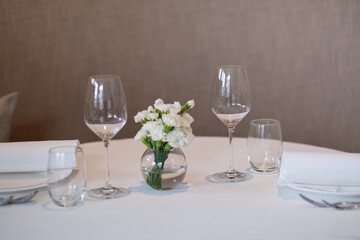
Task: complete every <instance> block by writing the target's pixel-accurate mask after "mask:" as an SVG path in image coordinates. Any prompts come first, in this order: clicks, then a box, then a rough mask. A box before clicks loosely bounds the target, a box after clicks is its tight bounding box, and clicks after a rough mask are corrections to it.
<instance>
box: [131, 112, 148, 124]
mask: <svg viewBox="0 0 360 240" xmlns="http://www.w3.org/2000/svg"><path fill="white" fill-rule="evenodd" d="M147 113H148V111H146V110H144V111H141V112H138V113H137V114H136V116H135V117H134V120H135V122H136V123H138V122H141V121H143V120H145V119H146V115H147Z"/></svg>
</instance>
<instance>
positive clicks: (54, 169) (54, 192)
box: [47, 146, 86, 207]
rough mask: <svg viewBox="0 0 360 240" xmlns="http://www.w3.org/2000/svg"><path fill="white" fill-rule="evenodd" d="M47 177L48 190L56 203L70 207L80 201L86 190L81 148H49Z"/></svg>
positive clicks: (84, 167)
mask: <svg viewBox="0 0 360 240" xmlns="http://www.w3.org/2000/svg"><path fill="white" fill-rule="evenodd" d="M47 177H48V180H47V186H48V191H49V194H50V197H51V199H52V200H53V202H54V203H55V204H56V205H58V206H61V207H72V206H75V205H77V204H78V203H80V202H82V201H83V199H84V195H85V192H86V166H85V161H84V154H83V150H82V148H80V147H75V146H64V147H54V148H51V149H50V150H49V158H48V168H47Z"/></svg>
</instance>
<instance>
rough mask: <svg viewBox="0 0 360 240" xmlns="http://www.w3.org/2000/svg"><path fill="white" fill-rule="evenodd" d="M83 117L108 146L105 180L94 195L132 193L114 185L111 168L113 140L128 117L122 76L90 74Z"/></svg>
mask: <svg viewBox="0 0 360 240" xmlns="http://www.w3.org/2000/svg"><path fill="white" fill-rule="evenodd" d="M84 120H85V123H86V125H87V126H88V127H89V128H90V129H91V130H92V131H93V132H94V133H95V134H96V135H97V136H98V137H99V138H101V139H102V140H103V142H104V146H105V148H106V182H105V185H104V187H100V188H97V189H91V190H90V191H88V195H89V196H91V197H94V198H105V199H109V198H117V197H122V196H125V195H127V194H129V193H130V191H129V190H128V189H125V188H117V187H114V186H112V184H111V181H110V171H109V144H110V140H111V139H112V138H113V137H114V136H115V135H116V134H117V133H118V132H119V131H120V130H121V129H122V128H123V126H124V125H125V123H126V120H127V111H126V100H125V94H124V90H123V87H122V84H121V80H120V77H119V76H115V75H98V76H91V77H90V81H89V83H88V87H87V92H86V98H85V106H84Z"/></svg>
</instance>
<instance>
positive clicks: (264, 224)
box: [0, 137, 360, 240]
mask: <svg viewBox="0 0 360 240" xmlns="http://www.w3.org/2000/svg"><path fill="white" fill-rule="evenodd" d="M234 141H235V157H236V160H235V166H236V167H237V169H239V170H246V169H247V171H249V164H248V162H247V156H246V139H241V138H235V140H234ZM110 146H111V148H110V152H111V154H110V155H111V159H110V168H111V179H112V182H113V185H115V186H122V187H126V188H128V189H130V190H131V194H130V195H128V196H126V197H123V198H118V199H111V200H95V199H90V198H88V197H86V198H85V200H84V203H83V204H82V205H80V206H76V207H72V208H62V207H58V206H56V205H55V204H54V203H53V202H52V201H51V200H50V197H49V195H48V194H47V192H46V189H45V190H43V191H42V192H40V194H39V195H38V196H36V197H35V198H34V199H33V201H31V202H28V203H25V204H19V205H14V204H12V205H6V206H2V207H0V239H69V240H70V239H157V240H161V239H287V240H289V239H327V240H328V239H345V240H346V239H360V210H353V211H338V210H335V209H323V208H317V207H314V206H312V205H310V204H308V203H306V202H304V201H303V200H301V199H300V198H299V196H298V193H299V191H296V190H293V189H287V188H282V189H278V187H277V180H278V174H268V175H263V174H253V179H252V180H251V181H247V182H241V183H231V184H222V183H213V182H211V181H209V176H210V175H211V174H212V173H215V172H218V171H223V170H226V169H227V167H228V164H229V162H228V159H227V157H226V155H225V154H226V151H227V138H225V137H196V138H195V140H194V142H193V144H192V145H191V146H190V147H184V148H182V150H183V151H184V153H185V155H186V157H187V162H188V171H187V175H186V177H185V184H182V185H180V186H178V188H177V189H175V190H170V191H156V190H152V189H150V188H149V187H147V186H146V185H145V183H144V181H143V179H142V176H141V173H140V158H141V156H142V154H143V152H144V151H145V146H143V145H142V143H135V142H134V141H133V139H124V140H115V141H112V142H111V144H110ZM82 147H83V149H84V152H85V159H86V163H87V174H88V175H87V179H88V189H90V188H94V187H99V186H101V185H103V183H104V180H105V160H104V153H105V152H104V147H103V145H102V143H101V142H94V143H86V144H82ZM284 150H285V151H334V150H331V149H325V148H320V147H315V146H309V145H303V144H296V143H288V142H285V143H284ZM303 193H306V192H303ZM306 195H308V196H310V197H313V198H316V199H321V198H326V199H329V200H336V199H337V198H338V197H337V196H333V195H319V194H315V193H306ZM346 198H350V199H353V200H354V199H355V200H358V201H359V200H360V196H353V197H346ZM341 199H344V197H342V198H341Z"/></svg>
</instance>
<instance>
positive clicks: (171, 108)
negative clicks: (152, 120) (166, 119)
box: [168, 102, 181, 114]
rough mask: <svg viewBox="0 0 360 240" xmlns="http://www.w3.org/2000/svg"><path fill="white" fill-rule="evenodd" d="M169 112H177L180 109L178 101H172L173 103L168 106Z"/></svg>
mask: <svg viewBox="0 0 360 240" xmlns="http://www.w3.org/2000/svg"><path fill="white" fill-rule="evenodd" d="M168 111H169V113H175V114H178V113H179V112H180V111H181V104H180V103H179V102H174V104H172V105H170V106H169V109H168Z"/></svg>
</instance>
